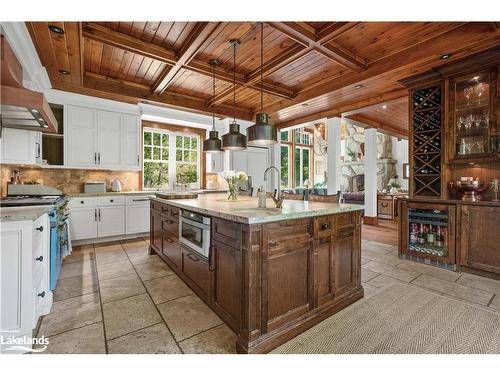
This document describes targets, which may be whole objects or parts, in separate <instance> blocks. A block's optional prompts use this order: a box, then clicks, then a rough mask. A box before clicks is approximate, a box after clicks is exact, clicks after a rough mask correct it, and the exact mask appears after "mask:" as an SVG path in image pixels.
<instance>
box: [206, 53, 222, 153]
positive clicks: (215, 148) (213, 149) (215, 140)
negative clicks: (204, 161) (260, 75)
mask: <svg viewBox="0 0 500 375" xmlns="http://www.w3.org/2000/svg"><path fill="white" fill-rule="evenodd" d="M209 64H210V65H211V66H212V73H213V76H212V93H213V98H214V99H215V67H216V66H218V65H219V60H217V59H211V60H210V61H209ZM208 134H209V136H208V139H205V140H204V141H203V152H206V153H210V154H218V153H221V152H224V150H223V149H222V148H221V146H222V143H221V140H220V139H219V132H218V131H217V130H216V129H215V104H212V130H210V132H209V133H208Z"/></svg>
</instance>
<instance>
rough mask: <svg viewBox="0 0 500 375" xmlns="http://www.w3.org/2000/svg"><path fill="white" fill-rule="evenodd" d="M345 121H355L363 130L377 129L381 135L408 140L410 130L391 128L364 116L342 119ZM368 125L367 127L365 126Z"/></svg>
mask: <svg viewBox="0 0 500 375" xmlns="http://www.w3.org/2000/svg"><path fill="white" fill-rule="evenodd" d="M342 118H343V119H345V120H352V121H354V122H355V123H356V124H355V125H358V126H361V127H362V128H375V129H377V130H379V131H380V132H381V133H386V134H388V135H392V136H396V137H401V138H408V129H401V128H396V127H394V126H390V125H387V124H383V123H380V122H378V121H374V120H372V119H369V118H366V117H364V116H362V115H351V116H348V117H342ZM363 125H366V126H363Z"/></svg>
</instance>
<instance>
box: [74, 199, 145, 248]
mask: <svg viewBox="0 0 500 375" xmlns="http://www.w3.org/2000/svg"><path fill="white" fill-rule="evenodd" d="M69 209H70V232H71V239H72V240H86V239H93V238H104V237H111V236H121V235H124V234H126V235H129V234H136V233H145V232H148V231H149V198H148V196H147V195H145V196H128V197H126V198H125V197H124V196H123V195H107V196H104V197H99V198H95V197H94V198H92V197H91V198H72V199H70V203H69Z"/></svg>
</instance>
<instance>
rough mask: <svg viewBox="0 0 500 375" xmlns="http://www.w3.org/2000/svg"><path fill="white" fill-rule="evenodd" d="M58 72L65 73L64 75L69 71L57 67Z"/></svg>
mask: <svg viewBox="0 0 500 375" xmlns="http://www.w3.org/2000/svg"><path fill="white" fill-rule="evenodd" d="M59 73H61V74H64V75H66V76H67V75H68V74H70V72H69V71H67V70H64V69H59Z"/></svg>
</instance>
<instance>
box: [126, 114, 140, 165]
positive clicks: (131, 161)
mask: <svg viewBox="0 0 500 375" xmlns="http://www.w3.org/2000/svg"><path fill="white" fill-rule="evenodd" d="M140 140H141V124H140V121H139V118H138V117H137V116H132V115H123V157H122V160H123V163H122V166H123V169H131V170H138V169H140V164H139V163H140V146H141V142H140Z"/></svg>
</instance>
